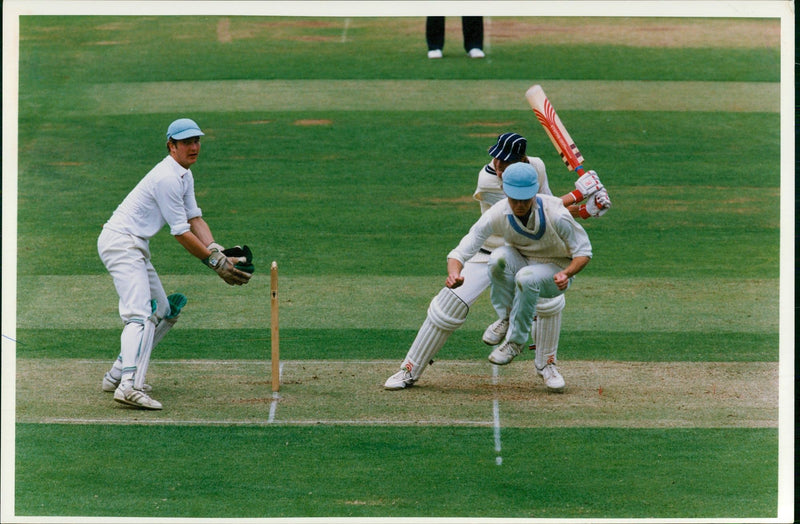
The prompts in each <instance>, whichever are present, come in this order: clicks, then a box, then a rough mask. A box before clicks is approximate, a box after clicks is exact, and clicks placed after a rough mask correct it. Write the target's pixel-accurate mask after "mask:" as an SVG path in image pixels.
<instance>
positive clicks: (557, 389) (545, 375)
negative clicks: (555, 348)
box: [536, 364, 567, 393]
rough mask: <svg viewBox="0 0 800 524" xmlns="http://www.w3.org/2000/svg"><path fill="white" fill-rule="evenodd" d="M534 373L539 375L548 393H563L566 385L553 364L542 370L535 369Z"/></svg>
mask: <svg viewBox="0 0 800 524" xmlns="http://www.w3.org/2000/svg"><path fill="white" fill-rule="evenodd" d="M536 371H537V372H538V373H539V375H541V377H542V380H544V385H545V386H546V387H547V390H548V391H552V392H553V393H563V392H564V387H565V386H566V385H567V383H566V381H564V377H562V376H561V373H559V372H558V368H557V367H556V365H555V364H547V365H546V366H545V367H544V368H542V369H538V368H537V369H536Z"/></svg>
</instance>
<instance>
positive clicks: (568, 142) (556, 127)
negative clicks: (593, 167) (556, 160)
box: [525, 84, 585, 176]
mask: <svg viewBox="0 0 800 524" xmlns="http://www.w3.org/2000/svg"><path fill="white" fill-rule="evenodd" d="M525 98H526V99H527V100H528V104H530V106H531V109H533V112H534V113H535V114H536V118H537V119H538V120H539V123H540V124H542V127H544V130H545V131H547V136H549V137H550V141H551V142H553V145H554V146H556V151H558V154H559V155H561V160H563V161H564V163H565V164H566V165H567V167H568V168H569V169H570V170H571V171H575V173H577V174H578V176H581V175H583V174H584V173H585V170H584V169H583V155H581V152H580V150H578V146H576V145H575V141H574V140H572V137H571V136H569V133H568V132H567V128H566V127H564V124H562V123H561V119H560V118H558V114H557V113H556V110H555V109H554V108H553V104H551V103H550V100H548V98H547V95H545V94H544V90H543V89H542V86H540V85H538V84H537V85H535V86H531V88H530V89H528V90H527V91H526V92H525Z"/></svg>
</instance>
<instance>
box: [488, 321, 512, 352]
mask: <svg viewBox="0 0 800 524" xmlns="http://www.w3.org/2000/svg"><path fill="white" fill-rule="evenodd" d="M506 333H508V319H507V318H503V319H500V320H497V321H496V322H493V323H491V324H490V325H489V327H487V328H486V331H484V332H483V341H484V342H485V343H486V344H489V345H490V346H496V345H497V344H499V343H500V342H502V341H503V339H504V338H506Z"/></svg>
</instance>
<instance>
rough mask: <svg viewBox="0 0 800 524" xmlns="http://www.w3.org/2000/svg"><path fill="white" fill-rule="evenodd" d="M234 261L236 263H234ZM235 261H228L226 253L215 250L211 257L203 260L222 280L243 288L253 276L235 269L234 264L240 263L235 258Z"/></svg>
mask: <svg viewBox="0 0 800 524" xmlns="http://www.w3.org/2000/svg"><path fill="white" fill-rule="evenodd" d="M231 258H234V257H231ZM234 260H235V261H236V262H234ZM234 260H230V259H228V257H227V256H225V253H223V252H222V251H217V250H216V249H215V250H213V251H212V252H211V255H209V256H208V258H206V259H205V260H203V263H204V264H205V265H207V266H208V267H210V268H211V269H213V270H214V271H216V272H217V274H218V275H219V276H220V278H221V279H222V280H224V281H225V283H227V284H230V285H231V286H234V285H235V286H241V285H242V284H247V283H248V282H249V281H250V277H251V276H253V275H252V274H250V273H246V272H244V271H242V270H241V269H237V268H236V267H234V263H238V259H235V258H234Z"/></svg>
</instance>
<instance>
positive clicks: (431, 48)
mask: <svg viewBox="0 0 800 524" xmlns="http://www.w3.org/2000/svg"><path fill="white" fill-rule="evenodd" d="M461 32H462V33H463V34H464V51H466V52H467V55H469V57H470V58H483V57H484V56H486V55H485V54H484V52H483V17H482V16H462V17H461ZM425 39H426V40H427V41H428V58H442V49H444V17H443V16H429V17H428V18H427V20H426V21H425Z"/></svg>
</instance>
